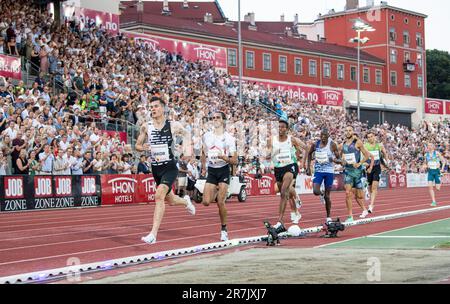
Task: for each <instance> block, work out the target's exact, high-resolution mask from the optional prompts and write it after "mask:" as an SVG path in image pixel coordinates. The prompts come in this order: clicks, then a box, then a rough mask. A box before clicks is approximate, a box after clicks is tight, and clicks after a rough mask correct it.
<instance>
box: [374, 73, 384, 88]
mask: <svg viewBox="0 0 450 304" xmlns="http://www.w3.org/2000/svg"><path fill="white" fill-rule="evenodd" d="M375 81H376V84H377V85H382V84H383V71H381V70H376V71H375Z"/></svg>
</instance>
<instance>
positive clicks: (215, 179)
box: [201, 112, 238, 241]
mask: <svg viewBox="0 0 450 304" xmlns="http://www.w3.org/2000/svg"><path fill="white" fill-rule="evenodd" d="M212 119H213V126H214V130H213V131H210V132H208V133H206V134H205V135H204V136H203V149H202V156H201V161H202V175H203V176H205V174H206V167H208V177H207V179H206V185H205V189H204V190H203V202H202V203H203V205H205V206H209V205H210V204H211V203H212V202H214V201H215V200H216V197H217V206H218V207H219V216H220V223H221V233H220V240H221V241H227V240H228V228H227V208H226V206H225V201H226V199H227V194H228V185H229V184H230V165H237V163H238V156H237V150H236V139H235V138H234V137H233V136H232V135H231V134H230V133H228V132H225V123H226V116H225V114H224V113H223V112H216V113H214V114H213V116H212ZM206 160H208V166H206ZM217 187H218V188H219V191H217Z"/></svg>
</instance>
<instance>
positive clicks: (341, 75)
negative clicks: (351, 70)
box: [337, 64, 345, 80]
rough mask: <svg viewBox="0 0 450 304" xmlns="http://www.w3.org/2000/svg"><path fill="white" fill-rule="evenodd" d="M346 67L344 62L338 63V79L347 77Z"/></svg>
mask: <svg viewBox="0 0 450 304" xmlns="http://www.w3.org/2000/svg"><path fill="white" fill-rule="evenodd" d="M344 69H345V67H344V65H343V64H338V66H337V77H338V80H344V79H345V70H344Z"/></svg>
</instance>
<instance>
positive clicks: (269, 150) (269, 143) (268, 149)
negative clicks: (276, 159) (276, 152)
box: [265, 137, 272, 160]
mask: <svg viewBox="0 0 450 304" xmlns="http://www.w3.org/2000/svg"><path fill="white" fill-rule="evenodd" d="M265 153H266V155H265V158H266V159H267V160H270V159H272V137H269V139H268V140H267V147H266V151H265Z"/></svg>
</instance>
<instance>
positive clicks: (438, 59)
mask: <svg viewBox="0 0 450 304" xmlns="http://www.w3.org/2000/svg"><path fill="white" fill-rule="evenodd" d="M427 82H428V84H427V90H428V97H430V98H438V99H450V54H449V53H448V52H446V51H439V50H427Z"/></svg>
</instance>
